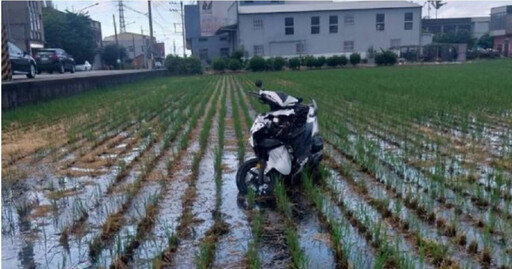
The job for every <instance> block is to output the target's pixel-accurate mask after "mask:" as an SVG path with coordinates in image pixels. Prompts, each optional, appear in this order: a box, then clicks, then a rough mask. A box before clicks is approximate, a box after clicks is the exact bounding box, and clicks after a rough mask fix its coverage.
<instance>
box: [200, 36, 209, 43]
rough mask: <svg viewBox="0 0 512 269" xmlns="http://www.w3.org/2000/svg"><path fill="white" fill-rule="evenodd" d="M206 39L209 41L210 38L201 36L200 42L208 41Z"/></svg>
mask: <svg viewBox="0 0 512 269" xmlns="http://www.w3.org/2000/svg"><path fill="white" fill-rule="evenodd" d="M206 41H208V38H206V37H200V38H199V42H206Z"/></svg>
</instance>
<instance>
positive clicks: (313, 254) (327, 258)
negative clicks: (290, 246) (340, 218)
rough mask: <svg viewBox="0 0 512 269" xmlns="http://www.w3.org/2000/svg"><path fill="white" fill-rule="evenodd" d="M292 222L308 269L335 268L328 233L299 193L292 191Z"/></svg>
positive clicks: (314, 211)
mask: <svg viewBox="0 0 512 269" xmlns="http://www.w3.org/2000/svg"><path fill="white" fill-rule="evenodd" d="M290 196H291V197H290V200H291V202H292V203H293V205H294V207H293V208H294V217H293V222H294V223H295V225H296V227H297V234H298V236H299V244H300V247H301V248H302V249H303V250H304V254H305V255H306V258H307V261H308V267H309V268H336V260H335V254H334V252H333V248H332V242H331V239H330V235H329V231H328V229H327V227H326V226H325V224H322V223H321V222H320V220H319V219H318V215H317V214H316V210H315V209H314V208H313V206H312V205H311V204H309V203H307V202H306V201H307V197H304V196H303V195H302V194H301V193H299V191H292V193H291V195H290Z"/></svg>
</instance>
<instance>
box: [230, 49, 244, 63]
mask: <svg viewBox="0 0 512 269" xmlns="http://www.w3.org/2000/svg"><path fill="white" fill-rule="evenodd" d="M242 57H244V51H243V50H241V49H237V50H235V51H233V53H232V54H231V58H232V59H236V60H238V61H240V62H242Z"/></svg>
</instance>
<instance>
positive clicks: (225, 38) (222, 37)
mask: <svg viewBox="0 0 512 269" xmlns="http://www.w3.org/2000/svg"><path fill="white" fill-rule="evenodd" d="M219 40H220V41H227V40H228V37H227V36H221V37H220V38H219Z"/></svg>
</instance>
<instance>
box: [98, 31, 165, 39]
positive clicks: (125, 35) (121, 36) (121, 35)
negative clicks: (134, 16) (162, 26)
mask: <svg viewBox="0 0 512 269" xmlns="http://www.w3.org/2000/svg"><path fill="white" fill-rule="evenodd" d="M132 36H133V37H135V38H139V39H140V38H141V37H144V38H148V39H149V36H147V35H142V34H137V33H130V32H123V33H119V34H117V39H118V40H132ZM153 39H155V37H153ZM103 40H104V41H115V40H116V36H115V35H110V36H106V37H104V38H103ZM155 40H156V39H155Z"/></svg>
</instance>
